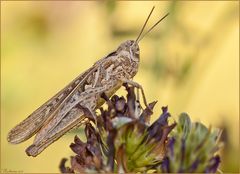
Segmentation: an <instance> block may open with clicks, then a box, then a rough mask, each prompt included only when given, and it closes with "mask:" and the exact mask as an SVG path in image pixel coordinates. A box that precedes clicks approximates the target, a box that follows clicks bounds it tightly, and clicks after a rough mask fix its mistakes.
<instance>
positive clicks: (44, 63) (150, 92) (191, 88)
mask: <svg viewBox="0 0 240 174" xmlns="http://www.w3.org/2000/svg"><path fill="white" fill-rule="evenodd" d="M153 5H155V6H156V8H155V11H154V13H153V15H152V17H151V18H150V21H149V23H148V25H147V26H148V27H150V26H151V25H153V24H154V23H155V22H156V21H157V20H158V19H159V18H161V17H162V16H163V15H165V14H166V13H167V12H170V15H169V16H168V17H167V18H166V19H165V20H164V21H162V22H161V23H160V24H159V25H158V26H157V27H156V28H155V29H154V30H153V31H152V32H151V33H150V34H149V35H147V36H146V37H145V38H144V39H143V40H142V41H141V42H140V50H141V53H140V55H141V64H140V68H139V71H138V74H137V75H136V77H135V81H137V82H139V83H140V84H142V86H143V87H144V89H145V93H146V95H147V99H148V101H153V100H158V103H157V106H156V107H155V111H154V115H153V119H152V120H154V119H156V118H157V117H158V116H159V114H160V113H161V106H166V105H168V107H169V111H170V113H171V114H172V116H173V117H174V118H175V119H177V116H178V115H179V114H180V113H181V112H187V113H188V114H189V115H190V116H191V119H192V120H194V121H201V122H203V123H204V124H206V125H207V126H208V125H212V126H214V127H221V128H223V129H224V132H223V137H222V139H223V141H224V142H225V146H224V149H223V150H222V151H221V153H222V162H221V166H220V169H221V170H222V171H223V172H238V164H239V157H238V156H239V155H237V154H240V153H239V2H237V1H235V2H224V1H221V2H213V1H212V2H199V1H198V2H115V1H99V2H74V1H71V2H65V1H59V2H57V1H55V2H54V1H52V2H50V1H49V2H47V1H45V2H31V1H29V2H18V1H11V2H6V1H5V2H1V43H2V44H1V163H2V164H1V169H2V171H4V170H8V171H9V170H10V171H20V172H24V173H28V172H31V173H34V172H38V173H39V172H40V173H43V172H59V169H58V166H59V163H60V160H61V159H62V158H63V157H67V158H68V157H69V156H70V155H73V152H72V151H71V150H70V148H68V146H69V145H70V143H71V142H72V141H73V137H74V135H75V134H76V131H75V132H70V133H68V134H66V135H65V136H64V137H62V138H61V139H60V140H58V141H57V142H55V143H54V144H52V145H51V146H50V147H49V148H47V149H46V150H45V151H44V152H43V153H42V154H40V155H39V156H38V157H36V158H32V157H28V156H27V155H26V154H25V148H26V147H27V146H29V145H30V144H31V143H32V141H33V138H31V139H30V140H28V141H27V142H24V143H22V144H19V145H11V144H9V143H8V142H7V141H6V137H7V133H8V131H9V130H10V129H11V128H13V126H15V125H16V124H17V123H19V122H20V121H22V120H23V119H24V118H26V117H27V116H28V115H29V114H31V113H32V111H34V110H35V109H36V108H37V107H39V106H40V105H41V104H43V103H44V102H45V101H46V100H47V99H49V98H50V97H52V96H53V95H54V94H55V93H56V92H58V91H59V90H61V89H62V88H63V87H64V86H65V85H67V84H68V83H69V82H70V81H71V80H72V79H74V78H75V77H76V76H77V75H79V74H80V73H81V72H83V71H84V70H86V69H87V68H89V67H90V66H92V65H93V63H94V62H95V61H97V60H98V59H100V58H102V57H104V56H105V55H107V54H108V53H110V52H111V51H113V50H115V49H116V48H117V47H118V45H119V44H120V43H121V42H123V41H125V40H127V39H135V38H136V37H137V35H138V33H139V31H140V29H141V27H142V25H143V23H144V21H145V19H146V17H147V15H148V14H149V12H150V10H151V8H152V6H153ZM120 93H121V91H120ZM79 130H81V129H79ZM78 132H79V131H78ZM78 132H77V133H78ZM80 132H81V131H80Z"/></svg>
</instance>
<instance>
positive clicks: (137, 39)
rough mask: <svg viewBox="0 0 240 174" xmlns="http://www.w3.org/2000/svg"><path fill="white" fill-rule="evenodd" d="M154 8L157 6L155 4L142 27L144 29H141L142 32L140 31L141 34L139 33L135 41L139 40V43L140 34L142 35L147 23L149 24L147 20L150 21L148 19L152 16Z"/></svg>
mask: <svg viewBox="0 0 240 174" xmlns="http://www.w3.org/2000/svg"><path fill="white" fill-rule="evenodd" d="M154 8H155V6H153V8H152V10H151V12H150V13H149V15H148V17H147V19H146V21H145V23H144V25H143V27H142V29H141V31H140V33H139V35H138V37H137V39H136V40H135V42H137V43H138V39H139V38H140V36H141V34H142V32H143V30H144V28H145V27H146V25H147V22H148V20H149V18H150V16H151V14H152V12H153V10H154Z"/></svg>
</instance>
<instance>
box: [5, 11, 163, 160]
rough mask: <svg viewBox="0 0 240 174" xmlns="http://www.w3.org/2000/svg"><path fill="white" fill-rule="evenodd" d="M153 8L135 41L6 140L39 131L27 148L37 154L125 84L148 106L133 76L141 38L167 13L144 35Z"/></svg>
mask: <svg viewBox="0 0 240 174" xmlns="http://www.w3.org/2000/svg"><path fill="white" fill-rule="evenodd" d="M153 10H154V7H153V8H152V10H151V12H150V13H149V15H148V17H147V19H146V21H145V23H144V25H143V27H142V29H141V31H140V33H139V35H138V37H137V39H136V40H127V41H125V42H123V43H122V44H120V46H119V47H118V48H117V49H116V51H113V52H112V53H110V54H108V55H107V56H106V57H103V58H102V59H100V60H98V61H97V62H96V63H95V64H94V65H93V66H92V67H91V68H89V69H88V70H86V71H85V72H83V73H82V74H80V75H79V76H78V77H77V78H76V79H74V80H73V81H72V82H71V83H70V84H68V85H67V86H66V87H65V88H63V89H62V90H61V91H60V92H58V93H57V94H56V95H55V96H53V97H52V98H51V99H49V100H48V101H47V102H46V103H44V104H43V105H42V106H40V107H39V108H38V109H37V110H36V111H34V112H33V113H32V114H31V115H30V116H28V117H27V118H26V119H25V120H23V121H22V122H21V123H19V124H18V125H17V126H16V127H14V128H13V129H12V130H11V131H10V132H9V134H8V137H7V140H8V141H9V142H10V143H13V144H18V143H21V142H23V141H25V140H27V139H29V138H30V137H32V136H33V135H34V134H36V136H35V138H34V141H33V144H32V145H31V146H29V147H28V148H27V149H26V153H27V155H29V156H33V157H35V156H37V155H38V154H40V153H41V152H42V151H43V150H44V149H45V148H47V147H48V146H49V145H50V144H52V143H53V142H54V141H56V140H57V139H59V138H60V137H62V136H63V135H64V134H65V133H66V132H68V131H70V130H71V129H73V128H76V127H78V126H80V125H81V124H83V123H84V121H86V119H89V120H92V121H94V120H96V117H97V116H96V113H95V110H96V109H98V108H100V106H101V105H102V104H103V103H104V100H103V98H102V97H101V95H102V94H103V93H104V94H105V95H107V96H108V97H110V96H111V95H113V94H114V93H115V92H116V91H117V90H118V89H119V88H120V87H121V86H122V85H123V83H127V84H129V85H132V86H135V87H136V88H137V89H140V90H141V93H142V97H143V101H144V104H145V105H146V106H147V102H146V98H145V94H144V91H143V88H142V86H141V85H140V84H138V83H137V82H134V81H133V80H132V79H133V77H134V76H135V75H136V73H137V71H138V66H139V61H140V56H139V46H138V43H139V41H140V40H141V39H142V38H143V37H144V36H145V35H146V34H147V33H149V32H150V31H151V30H152V29H153V28H154V27H155V26H156V25H157V24H158V23H160V22H161V21H162V20H163V19H164V18H165V17H166V16H168V14H166V15H165V16H164V17H162V18H161V19H160V20H159V21H158V22H156V23H155V24H154V25H153V26H152V27H151V28H150V29H149V30H148V31H147V32H145V34H143V31H144V29H145V26H146V24H147V22H148V20H149V18H150V16H151V14H152V12H153ZM142 34H143V35H142ZM95 123H96V121H95Z"/></svg>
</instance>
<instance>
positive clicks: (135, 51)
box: [117, 40, 140, 62]
mask: <svg viewBox="0 0 240 174" xmlns="http://www.w3.org/2000/svg"><path fill="white" fill-rule="evenodd" d="M117 52H118V53H120V54H122V55H124V57H125V56H127V57H128V58H129V59H130V61H131V62H132V61H133V62H139V60H140V56H139V46H138V43H137V42H136V41H134V40H127V41H125V42H123V43H121V45H120V46H119V47H118V49H117Z"/></svg>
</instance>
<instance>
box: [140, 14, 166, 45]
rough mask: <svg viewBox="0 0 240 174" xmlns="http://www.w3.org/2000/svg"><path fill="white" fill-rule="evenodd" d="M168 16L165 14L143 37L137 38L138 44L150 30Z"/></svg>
mask: <svg viewBox="0 0 240 174" xmlns="http://www.w3.org/2000/svg"><path fill="white" fill-rule="evenodd" d="M168 15H169V13H167V14H165V16H163V17H162V18H161V19H159V21H157V22H156V23H155V24H154V25H153V26H152V27H151V28H150V29H149V30H148V31H147V32H146V33H145V34H144V35H142V37H141V38H138V42H140V40H142V39H143V38H144V37H145V36H146V35H147V34H148V33H149V32H150V31H152V29H154V28H155V27H156V26H157V25H158V24H159V23H160V22H161V21H162V20H163V19H164V18H166V17H167V16H168Z"/></svg>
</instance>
